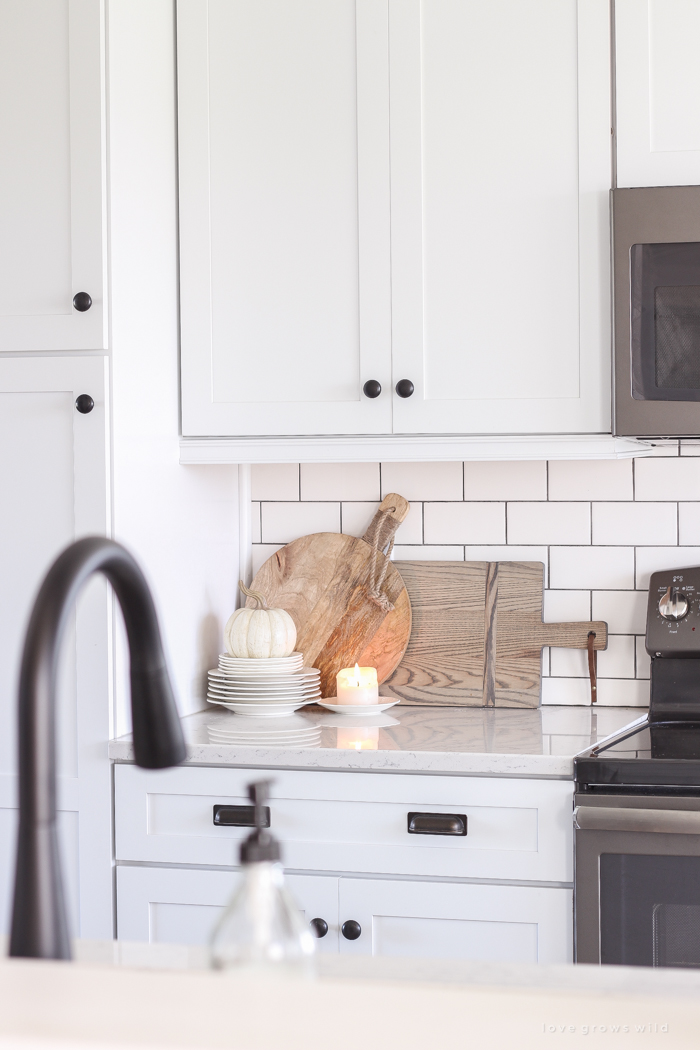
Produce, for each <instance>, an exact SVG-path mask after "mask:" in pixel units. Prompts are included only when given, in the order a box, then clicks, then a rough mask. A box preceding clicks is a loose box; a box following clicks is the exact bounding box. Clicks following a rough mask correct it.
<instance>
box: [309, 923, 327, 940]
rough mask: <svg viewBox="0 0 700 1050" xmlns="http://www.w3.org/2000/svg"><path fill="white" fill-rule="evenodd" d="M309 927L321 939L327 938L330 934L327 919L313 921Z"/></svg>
mask: <svg viewBox="0 0 700 1050" xmlns="http://www.w3.org/2000/svg"><path fill="white" fill-rule="evenodd" d="M309 926H310V927H311V929H312V930H313V931H314V933H315V934H316V936H317V937H318V938H319V940H320V938H321V937H325V936H326V934H327V933H328V923H327V922H326V920H325V919H312V920H311V922H310V923H309Z"/></svg>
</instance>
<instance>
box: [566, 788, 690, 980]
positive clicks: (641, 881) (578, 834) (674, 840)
mask: <svg viewBox="0 0 700 1050" xmlns="http://www.w3.org/2000/svg"><path fill="white" fill-rule="evenodd" d="M574 827H575V850H576V857H575V875H574V879H575V883H574V885H575V891H574V901H575V923H576V930H575V945H576V947H575V958H576V962H579V963H608V964H613V965H620V966H673V967H681V968H684V969H685V968H691V969H693V968H700V798H664V797H659V796H653V797H650V796H622V795H589V794H585V793H581V794H577V795H576V808H575V811H574Z"/></svg>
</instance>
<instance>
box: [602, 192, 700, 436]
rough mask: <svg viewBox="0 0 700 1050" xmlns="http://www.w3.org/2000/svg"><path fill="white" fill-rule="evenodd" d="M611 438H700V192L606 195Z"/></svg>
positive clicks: (617, 193) (613, 193)
mask: <svg viewBox="0 0 700 1050" xmlns="http://www.w3.org/2000/svg"><path fill="white" fill-rule="evenodd" d="M612 237H613V243H612V250H613V345H614V361H615V368H614V391H615V393H614V412H613V433H615V434H620V435H628V436H634V437H697V436H700V186H652V187H642V188H639V189H624V190H613V191H612Z"/></svg>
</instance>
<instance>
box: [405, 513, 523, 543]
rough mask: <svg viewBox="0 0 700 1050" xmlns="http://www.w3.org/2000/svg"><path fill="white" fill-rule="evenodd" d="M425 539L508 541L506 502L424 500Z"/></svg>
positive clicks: (468, 541) (479, 541)
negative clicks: (439, 501)
mask: <svg viewBox="0 0 700 1050" xmlns="http://www.w3.org/2000/svg"><path fill="white" fill-rule="evenodd" d="M423 533H424V538H425V542H426V543H505V540H506V505H505V503H425V504H424V505H423Z"/></svg>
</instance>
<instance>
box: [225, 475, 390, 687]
mask: <svg viewBox="0 0 700 1050" xmlns="http://www.w3.org/2000/svg"><path fill="white" fill-rule="evenodd" d="M409 510H410V505H409V504H408V502H407V501H406V500H405V499H404V498H403V496H399V495H398V494H397V493H395V492H392V493H390V494H389V495H388V496H386V497H385V498H384V499H383V500H382V502H381V504H380V505H379V510H378V511H377V514H376V515H375V518H374V520H373V522H372V524H371V525H370V527H369V528H368V530H367V532H366V533H365V536H364V537H363V538H362V539H358V538H357V537H355V536H343V535H341V534H340V533H336V532H318V533H315V534H314V535H311V536H302V537H301V539H298V540H293V541H292V542H291V543H288V544H287V546H286V547H282V548H281V550H278V551H277V552H276V553H275V554H273V555H272V557H270V558H268V560H267V561H266V562H265V564H264V565H262V566H261V568H260V569H259V570H258V572H257V573H256V575H255V579H254V580H253V583H252V585H251V589H252V590H254V591H259V592H260V593H261V594H264V595H265V598H266V599H267V603H268V605H269V606H270V607H271V608H278V609H286V611H287V612H288V613H289V614H290V615H291V616H292V618H293V620H294V623H295V624H296V628H297V645H296V647H297V650H298V651H299V652H302V653H303V654H304V662H305V664H306V665H307V666H310V667H318V668H319V669H320V671H321V691H322V694H323V696H324V697H331V696H335V687H336V682H335V676H336V675H337V673H338V671H340V669H341V668H342V667H353V666H354V665H355V664H356V663H358V664H359V665H360V666H361V667H376V668H377V675H378V678H379V681H380V682H382V681H384V679H386V678H388V677H389V675H391V673H392V672H393V671H394V669H395V668H396V667H397V666H398V664H399V663H400V661H401V657H402V656H403V654H404V652H405V650H406V646H407V645H408V639H409V637H410V634H411V603H410V601H409V597H408V592H407V590H406V585H405V584H404V581H403V578H402V577H401V575H400V573H399V572H398V570H397V568H396V566H395V565H394V563H393V562H391V561H388V560H387V559H386V558H385V557H384V555H383V554H381V553H380V552H378V551H375V549H374V547H372V546H370V543H368V542H367V538H368V537H369V536H370V535H371V533H372V527H373V525H375V523H376V522H377V521H378V519H379V518H381V517H382V516H383V515H384V514H385V513H388V515H389V516H390V517H391V518H392V519H393V520H394V521H396V522H398V523H401V522H402V521H403V520H404V519H405V517H406V515H407V514H408V512H409ZM383 569H385V570H386V572H385V575H384V578H383V581H382V583H381V588H380V594H381V595H383V596H384V598H385V599H386V600H387V603H388V604H389V605H390V606H393V608H390V609H389V611H387V610H386V608H382V606H381V605H378V604H377V603H376V602H375V601H373V600H372V598H371V596H370V591H371V582H372V579H373V578H376V576H377V574H381V572H382V570H383ZM252 604H254V603H252V602H251V600H250V599H248V601H247V602H246V605H249V606H250V605H252Z"/></svg>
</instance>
